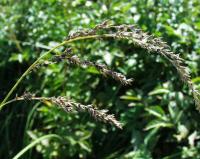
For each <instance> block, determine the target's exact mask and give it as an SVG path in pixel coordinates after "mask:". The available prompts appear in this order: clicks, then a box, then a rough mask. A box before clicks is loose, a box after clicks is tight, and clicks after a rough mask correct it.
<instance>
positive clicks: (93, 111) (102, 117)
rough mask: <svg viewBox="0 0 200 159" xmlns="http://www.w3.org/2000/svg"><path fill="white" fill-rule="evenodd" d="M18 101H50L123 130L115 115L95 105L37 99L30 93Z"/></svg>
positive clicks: (63, 99) (65, 100)
mask: <svg viewBox="0 0 200 159" xmlns="http://www.w3.org/2000/svg"><path fill="white" fill-rule="evenodd" d="M17 100H26V101H31V100H39V101H41V102H42V101H49V102H51V103H53V104H56V105H57V106H59V107H60V108H62V109H63V110H64V111H66V112H72V111H73V110H76V111H78V112H87V113H89V114H90V115H91V116H92V117H93V118H94V119H96V120H98V121H103V122H104V123H110V124H111V125H114V126H116V127H117V128H119V129H122V125H121V123H120V122H119V121H117V120H116V118H115V116H114V115H113V114H107V112H108V110H105V109H103V110H99V109H97V108H95V107H94V106H93V105H83V104H81V103H77V102H74V101H72V100H69V99H67V98H66V97H63V96H59V97H36V96H35V94H32V93H30V92H25V93H24V94H23V95H22V96H20V97H16V98H15V99H14V101H17Z"/></svg>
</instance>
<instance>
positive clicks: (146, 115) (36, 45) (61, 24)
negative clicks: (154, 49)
mask: <svg viewBox="0 0 200 159" xmlns="http://www.w3.org/2000/svg"><path fill="white" fill-rule="evenodd" d="M107 19H110V20H112V21H113V22H114V23H115V24H124V23H126V24H136V25H137V26H138V27H140V28H142V29H143V30H144V31H147V32H149V33H151V34H154V35H156V36H158V37H162V38H163V40H165V41H166V42H167V43H168V44H169V45H170V46H172V50H173V51H174V52H176V53H180V55H181V57H183V58H184V59H185V61H186V63H187V65H188V68H189V69H190V71H191V75H192V81H193V82H194V83H195V84H196V86H197V87H200V70H199V69H200V56H199V55H200V1H199V0H190V1H189V0H132V1H131V0H122V1H119V0H102V1H98V0H96V1H95V0H94V1H89V0H73V1H70V0H1V1H0V59H1V60H0V99H1V100H3V97H5V95H6V93H7V92H8V90H9V89H10V88H11V87H12V85H13V84H14V83H15V82H16V80H17V79H18V78H19V77H20V75H22V73H23V72H24V71H25V70H26V69H27V68H28V66H30V65H31V64H32V63H33V62H34V61H35V60H36V59H37V58H38V57H39V56H40V55H41V54H42V53H44V52H45V51H47V50H48V49H49V48H51V47H53V46H55V45H57V44H58V43H60V42H62V41H63V40H64V39H65V38H66V36H67V35H68V33H69V32H70V31H76V30H77V29H82V28H90V27H94V26H95V25H96V24H98V23H100V22H102V21H104V20H107ZM70 46H71V47H72V48H73V50H74V52H75V53H76V54H77V55H79V56H80V57H81V58H82V59H87V60H91V61H98V62H100V63H102V64H106V65H108V66H109V67H110V68H112V69H114V70H116V71H118V72H121V73H124V74H126V75H127V77H129V78H131V77H133V78H134V79H135V82H134V84H133V85H132V86H126V87H124V86H122V85H121V84H120V83H118V82H116V81H115V80H113V79H111V78H105V77H103V76H101V75H100V74H99V73H98V71H96V70H95V69H93V68H87V69H83V68H79V67H76V66H71V65H68V64H66V63H61V64H59V65H52V66H49V67H46V68H42V69H40V70H38V71H35V72H32V73H31V74H29V75H28V76H27V77H26V79H25V80H24V81H23V82H22V83H21V84H20V86H19V87H18V89H17V91H16V92H15V93H14V94H18V95H21V94H22V93H23V92H24V90H28V91H31V92H34V93H36V95H38V96H59V95H62V96H68V97H70V98H72V99H74V100H75V101H78V102H81V103H84V104H89V103H94V104H96V105H98V107H99V108H100V109H109V110H110V111H109V112H110V113H114V114H115V115H116V118H117V119H119V120H120V121H121V122H122V123H123V124H124V128H123V130H118V129H116V128H115V127H113V126H110V125H108V124H104V123H101V122H98V121H95V120H94V119H92V118H91V117H90V116H89V115H87V114H86V113H72V114H67V113H65V112H64V111H62V110H60V109H57V108H56V107H55V106H54V105H51V104H49V103H36V102H16V103H13V104H10V105H8V106H6V107H5V108H4V109H3V110H2V111H1V112H0V158H1V159H7V158H12V157H13V156H15V155H16V154H17V153H18V152H19V151H20V150H22V149H23V148H24V147H25V146H27V145H29V144H30V143H32V142H33V141H35V140H36V139H38V138H39V137H42V136H44V135H47V134H57V135H58V136H60V138H61V139H62V140H59V139H53V138H52V139H46V140H43V141H42V142H40V143H39V144H37V145H36V146H35V147H34V148H33V149H31V150H30V151H28V152H27V153H25V154H24V155H23V156H22V158H24V159H39V158H44V159H66V158H91V159H100V158H106V159H116V158H119V159H151V158H152V159H154V158H155V159H180V158H181V159H182V158H183V159H190V158H191V159H200V113H199V112H198V111H196V109H195V105H194V102H193V98H192V95H191V92H190V91H189V90H188V87H187V86H185V85H184V84H183V83H182V82H181V81H180V78H179V76H178V74H177V72H176V70H175V69H174V67H173V66H172V65H171V64H170V63H169V62H168V61H167V60H165V59H164V58H163V57H160V56H159V55H157V54H149V53H147V52H146V51H145V50H143V49H141V48H138V47H136V46H134V45H133V44H131V43H128V42H127V41H123V40H122V41H119V40H112V39H109V40H101V39H98V40H84V41H78V42H74V43H72V44H70ZM14 96H15V95H13V97H14Z"/></svg>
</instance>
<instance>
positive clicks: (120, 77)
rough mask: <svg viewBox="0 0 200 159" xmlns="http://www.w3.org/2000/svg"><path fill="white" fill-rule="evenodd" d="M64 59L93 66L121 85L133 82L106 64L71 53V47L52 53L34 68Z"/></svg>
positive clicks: (81, 64)
mask: <svg viewBox="0 0 200 159" xmlns="http://www.w3.org/2000/svg"><path fill="white" fill-rule="evenodd" d="M64 60H68V61H69V62H70V63H71V64H75V65H77V66H88V67H95V68H96V69H97V70H98V71H99V72H100V73H102V74H103V75H104V76H111V77H112V78H113V79H115V80H117V81H120V82H121V83H122V84H123V85H131V84H132V82H133V79H132V78H130V79H127V78H126V76H125V75H123V74H121V73H118V72H115V71H113V70H111V69H109V68H108V67H107V66H106V65H103V64H99V63H97V62H91V61H88V60H81V59H80V58H79V57H78V56H77V55H73V54H72V49H71V48H67V49H66V50H65V51H64V52H63V53H62V54H61V55H54V56H53V58H52V59H51V60H49V61H47V60H46V61H42V62H40V63H39V64H38V65H37V66H36V69H38V68H40V67H42V66H48V65H50V64H55V63H58V62H61V61H64Z"/></svg>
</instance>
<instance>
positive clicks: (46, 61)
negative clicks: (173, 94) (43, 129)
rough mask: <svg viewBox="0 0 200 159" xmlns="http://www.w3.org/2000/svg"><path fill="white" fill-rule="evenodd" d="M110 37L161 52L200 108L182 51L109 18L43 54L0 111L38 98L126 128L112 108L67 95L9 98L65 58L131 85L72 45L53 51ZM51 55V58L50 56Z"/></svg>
mask: <svg viewBox="0 0 200 159" xmlns="http://www.w3.org/2000/svg"><path fill="white" fill-rule="evenodd" d="M99 38H100V39H107V38H113V39H116V40H118V39H119V40H123V39H126V40H129V41H131V42H132V43H133V44H134V45H136V46H138V47H140V48H142V49H145V50H146V52H149V53H156V54H158V55H161V56H163V57H164V58H166V59H167V60H168V61H169V62H170V63H171V64H172V65H173V66H174V67H175V68H176V70H177V72H178V74H179V75H180V78H181V80H182V81H183V82H184V83H185V84H186V85H188V87H189V89H190V90H191V92H192V94H193V98H194V102H195V105H196V108H197V110H200V94H199V92H198V90H197V89H196V88H195V85H194V84H193V83H192V81H191V77H190V73H189V71H188V69H187V67H186V64H185V60H184V59H183V58H181V57H180V55H179V54H175V53H174V52H172V51H171V48H170V46H169V45H167V43H166V42H164V41H163V40H162V39H161V38H157V37H155V36H153V35H150V34H148V33H146V32H143V31H142V30H141V29H138V28H137V27H136V26H135V25H127V24H122V25H112V24H111V23H110V21H109V20H107V21H104V22H102V23H101V24H98V25H96V26H95V27H93V28H91V29H87V30H79V31H76V32H73V33H71V34H69V35H68V36H67V38H66V39H65V40H64V41H63V42H61V43H60V44H58V45H57V46H55V47H54V48H52V49H50V50H49V51H47V52H46V53H44V54H43V55H42V56H40V57H39V58H38V59H37V60H36V61H35V62H34V63H33V64H32V65H31V66H30V67H29V68H28V69H27V70H26V71H25V72H24V73H23V74H22V76H21V77H20V78H19V79H18V80H17V82H16V83H15V85H14V86H13V87H12V89H11V90H10V91H9V92H8V94H7V95H6V97H5V98H4V99H3V101H2V102H1V104H0V110H1V109H2V108H3V107H4V106H6V105H7V104H9V103H12V102H16V101H21V100H28V101H29V100H37V101H49V102H51V103H52V104H55V105H57V106H58V107H59V108H62V109H63V110H65V111H66V112H72V111H74V110H76V111H84V112H87V113H89V114H90V115H91V116H92V117H94V118H95V119H97V120H100V121H103V122H105V123H110V124H112V125H114V126H116V127H117V128H120V129H121V128H122V124H121V123H120V122H119V121H117V120H116V118H115V117H114V115H113V114H108V110H104V109H103V110H99V109H97V108H96V107H95V106H93V105H92V104H90V105H84V104H81V103H78V102H75V101H73V100H69V99H68V98H67V97H62V96H58V97H36V96H35V95H34V94H32V93H30V92H25V93H24V94H23V95H21V96H17V97H15V98H14V99H11V100H9V101H8V99H9V98H10V96H11V95H12V94H13V93H14V91H15V90H16V89H17V87H18V85H19V84H20V83H21V81H22V80H23V79H24V77H25V76H26V75H27V74H29V73H30V72H32V71H34V70H35V69H39V68H40V67H46V66H48V65H51V64H56V63H59V62H62V61H68V62H69V63H70V64H73V65H77V66H80V67H95V68H96V69H97V70H98V71H99V72H100V73H101V74H103V75H104V76H106V77H111V78H113V79H115V80H117V81H119V82H120V83H121V84H123V85H130V84H132V82H133V79H132V78H131V79H127V78H126V76H125V75H123V74H121V73H118V72H115V71H113V70H112V69H110V68H108V67H107V66H106V65H103V64H99V63H96V62H91V61H87V60H81V59H80V57H78V56H77V55H74V54H73V51H72V49H71V48H66V49H65V51H63V52H62V53H57V54H52V53H53V52H54V51H56V49H57V48H59V47H61V46H66V45H67V44H69V43H72V42H75V41H79V40H86V39H99ZM48 55H50V56H51V57H50V58H49V56H48Z"/></svg>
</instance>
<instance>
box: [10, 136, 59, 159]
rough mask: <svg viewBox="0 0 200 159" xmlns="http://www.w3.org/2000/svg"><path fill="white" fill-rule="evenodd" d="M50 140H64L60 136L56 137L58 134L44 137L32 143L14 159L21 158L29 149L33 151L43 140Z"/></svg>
mask: <svg viewBox="0 0 200 159" xmlns="http://www.w3.org/2000/svg"><path fill="white" fill-rule="evenodd" d="M49 138H57V139H60V140H62V138H61V137H60V136H58V135H56V134H49V135H45V136H42V137H40V138H38V139H37V140H35V141H33V142H32V143H30V144H29V145H28V146H26V147H25V148H23V149H22V150H21V151H20V152H19V153H18V154H17V155H15V156H14V157H13V159H18V158H20V157H21V156H22V155H23V154H24V153H26V152H27V151H28V150H29V149H31V148H32V147H34V146H35V145H36V144H38V143H39V142H41V141H42V140H46V139H49Z"/></svg>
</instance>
